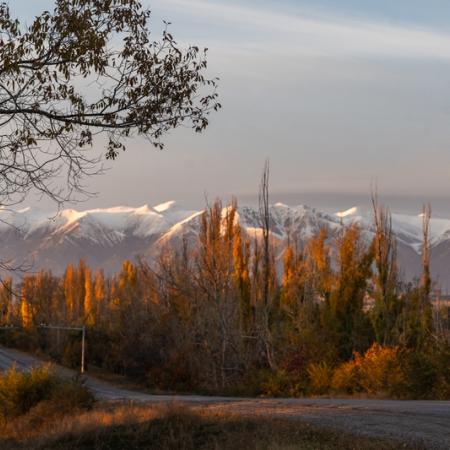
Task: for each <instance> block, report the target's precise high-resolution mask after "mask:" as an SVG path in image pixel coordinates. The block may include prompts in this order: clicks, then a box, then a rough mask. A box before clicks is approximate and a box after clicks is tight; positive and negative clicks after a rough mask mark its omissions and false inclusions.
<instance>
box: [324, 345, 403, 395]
mask: <svg viewBox="0 0 450 450" xmlns="http://www.w3.org/2000/svg"><path fill="white" fill-rule="evenodd" d="M403 383H404V373H403V371H402V366H401V362H400V351H399V349H398V348H396V347H383V346H381V345H379V344H373V345H372V347H370V348H369V350H367V351H366V353H365V354H364V355H361V354H360V353H357V352H356V353H354V355H353V359H352V360H351V361H347V362H345V363H343V364H341V365H340V366H338V367H337V368H336V370H335V371H334V374H333V378H332V383H331V385H332V388H333V390H334V391H337V392H343V393H346V394H353V393H356V392H364V393H366V394H369V395H396V393H397V392H398V390H399V387H400V386H401V385H402V384H403Z"/></svg>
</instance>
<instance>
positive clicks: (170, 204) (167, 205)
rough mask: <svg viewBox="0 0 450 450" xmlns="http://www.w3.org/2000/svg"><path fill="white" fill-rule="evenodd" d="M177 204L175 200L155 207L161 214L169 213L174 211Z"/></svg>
mask: <svg viewBox="0 0 450 450" xmlns="http://www.w3.org/2000/svg"><path fill="white" fill-rule="evenodd" d="M176 204H177V202H176V201H175V200H170V201H168V202H165V203H161V204H160V205H156V206H154V207H153V209H154V210H155V211H158V212H159V213H162V212H165V211H168V210H169V209H173V208H174V207H175V206H176Z"/></svg>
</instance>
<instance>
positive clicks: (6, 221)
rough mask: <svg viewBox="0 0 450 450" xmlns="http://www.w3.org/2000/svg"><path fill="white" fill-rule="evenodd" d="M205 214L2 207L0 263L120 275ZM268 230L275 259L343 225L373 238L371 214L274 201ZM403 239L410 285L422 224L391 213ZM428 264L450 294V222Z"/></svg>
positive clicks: (253, 229)
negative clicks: (72, 266)
mask: <svg viewBox="0 0 450 450" xmlns="http://www.w3.org/2000/svg"><path fill="white" fill-rule="evenodd" d="M201 213H202V211H193V210H187V209H184V208H182V207H180V206H178V205H177V204H176V203H175V202H167V203H164V204H161V205H157V206H154V207H150V206H148V205H144V206H142V207H140V208H131V207H125V206H120V207H115V208H107V209H92V210H86V211H76V210H74V209H66V210H63V211H61V212H59V213H58V214H51V213H46V212H43V211H39V210H37V209H33V208H26V209H21V210H16V211H13V210H7V209H0V244H1V248H2V251H1V254H0V258H1V259H2V260H3V261H8V262H9V263H10V264H11V265H19V264H22V263H26V264H27V265H30V266H31V267H32V270H38V269H42V268H46V269H51V270H52V271H54V272H55V273H61V272H62V271H64V269H65V267H66V265H67V264H68V263H70V262H71V263H77V262H78V261H79V259H80V258H84V259H85V260H86V262H87V263H88V264H89V265H90V266H92V267H93V268H96V267H102V268H103V269H104V270H105V271H107V272H109V273H111V272H114V271H117V270H118V269H119V268H120V266H121V264H122V261H123V260H124V259H131V260H133V259H137V258H138V257H142V258H147V259H150V260H151V259H152V258H155V256H156V255H157V254H158V253H159V251H160V250H161V248H163V247H164V246H166V245H172V246H177V245H179V244H180V243H181V241H182V240H183V239H185V238H187V239H188V240H194V239H195V238H196V236H197V233H198V231H199V227H200V216H201ZM270 213H271V232H272V236H273V241H274V244H275V249H276V251H277V253H278V256H281V254H282V250H283V248H284V245H285V243H286V242H287V238H288V237H289V239H291V240H303V239H306V238H308V237H310V236H311V235H313V234H314V233H316V232H317V231H318V230H319V229H321V228H326V229H328V230H329V231H330V232H331V233H335V232H337V231H339V230H340V229H341V228H342V226H343V225H344V224H346V223H349V222H352V221H356V222H358V223H359V224H360V225H361V227H362V228H363V230H364V233H365V234H366V235H367V238H368V239H370V236H371V235H372V231H371V228H372V224H371V214H370V213H365V212H363V211H360V210H358V209H357V208H355V207H354V208H350V209H348V210H346V211H342V212H337V213H336V214H327V213H325V212H323V211H319V210H317V209H314V208H310V207H308V206H295V207H291V206H287V205H284V204H281V203H277V204H275V205H273V206H271V208H270ZM238 218H239V222H240V224H241V225H242V227H243V228H244V229H245V230H246V232H247V233H249V235H252V236H253V235H255V234H256V235H258V233H260V231H261V230H260V222H259V215H258V209H257V208H254V207H249V206H242V207H239V209H238ZM392 225H393V229H394V232H395V234H396V237H397V241H398V257H399V265H400V268H401V270H402V271H403V273H404V276H405V278H406V279H412V278H413V277H415V276H419V274H420V260H421V255H420V248H421V241H422V218H421V217H420V216H419V215H417V216H408V215H401V214H393V215H392ZM430 238H431V264H432V272H433V275H434V278H435V279H436V280H437V281H438V282H439V283H440V285H441V286H442V287H443V288H444V289H447V288H450V220H448V219H439V218H434V219H432V220H431V236H430Z"/></svg>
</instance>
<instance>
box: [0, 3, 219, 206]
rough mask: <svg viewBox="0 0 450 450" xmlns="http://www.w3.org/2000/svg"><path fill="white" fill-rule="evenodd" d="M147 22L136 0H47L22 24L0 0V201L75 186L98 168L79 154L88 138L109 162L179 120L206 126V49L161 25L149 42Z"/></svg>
mask: <svg viewBox="0 0 450 450" xmlns="http://www.w3.org/2000/svg"><path fill="white" fill-rule="evenodd" d="M149 19H150V11H149V10H146V9H144V8H143V7H142V5H141V3H140V2H139V1H138V0H56V6H55V9H54V10H53V12H49V11H44V12H43V13H42V14H41V15H40V16H38V17H36V18H35V19H34V21H33V22H32V23H31V24H30V25H29V26H26V25H23V24H21V23H20V22H19V20H17V19H14V18H12V17H11V15H10V11H9V8H8V6H7V4H6V3H0V203H2V204H3V205H4V204H11V203H14V202H17V201H20V200H23V199H24V198H25V196H26V195H27V193H29V191H30V190H31V189H37V191H39V192H41V193H42V194H44V195H46V196H50V197H51V198H52V199H53V200H55V201H57V202H62V201H64V200H68V199H69V198H71V196H72V194H73V193H74V192H82V191H83V189H82V184H81V182H82V179H83V178H84V177H85V176H86V175H90V174H93V173H96V172H98V170H99V166H98V163H99V158H96V157H91V156H89V155H88V153H87V149H88V148H89V147H90V146H92V144H93V142H94V139H95V137H96V136H99V135H102V136H104V137H105V138H106V142H107V144H106V145H107V150H106V157H107V158H110V159H115V158H116V157H117V156H118V152H119V151H120V150H125V141H126V139H127V138H131V137H133V136H142V137H144V138H146V139H147V140H149V141H150V142H151V144H153V145H154V146H156V147H158V148H162V147H163V143H162V142H161V138H162V137H163V136H164V134H165V133H166V132H167V131H169V130H171V129H173V128H176V127H177V126H179V125H181V124H184V125H188V126H190V127H192V128H193V129H194V130H195V131H196V132H201V131H203V130H204V129H205V128H206V127H207V125H208V115H209V113H210V112H211V111H212V110H217V109H219V108H220V104H219V103H218V102H217V93H216V83H217V79H208V78H205V76H204V74H203V73H204V71H205V69H206V66H207V62H206V50H205V53H203V52H201V51H200V49H199V48H198V47H196V46H192V47H189V48H187V49H186V50H182V49H180V48H179V46H178V44H177V42H176V41H175V40H174V38H173V36H172V35H171V34H170V33H169V32H168V30H167V27H166V29H165V31H164V32H163V35H162V38H161V40H159V41H155V40H153V38H152V37H151V36H150V31H149ZM166 25H168V24H166ZM93 87H94V88H93ZM61 176H64V177H65V178H66V180H67V186H68V187H67V189H62V188H60V187H58V184H57V183H55V179H56V178H57V177H61Z"/></svg>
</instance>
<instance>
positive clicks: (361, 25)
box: [10, 0, 450, 216]
mask: <svg viewBox="0 0 450 450" xmlns="http://www.w3.org/2000/svg"><path fill="white" fill-rule="evenodd" d="M144 4H145V5H146V6H148V7H150V9H151V10H152V12H153V18H152V31H153V33H154V35H155V36H158V35H159V34H160V32H161V29H162V20H168V21H170V22H171V23H172V25H171V32H172V34H173V35H174V36H175V38H176V39H177V41H178V42H180V43H181V44H182V45H189V44H197V45H199V46H201V47H208V48H209V69H208V70H209V73H210V74H211V75H213V76H218V77H219V78H220V84H219V85H220V87H219V94H220V101H221V102H222V104H223V109H222V110H221V111H220V112H219V113H217V114H214V115H213V116H212V117H211V126H210V127H209V128H208V130H207V131H206V132H205V133H204V134H202V135H198V134H194V133H192V132H191V131H189V130H186V129H180V130H176V131H174V132H172V133H170V135H169V136H167V137H166V139H165V144H166V147H165V149H164V150H163V151H158V150H155V149H154V148H152V147H150V146H149V145H148V144H147V143H146V142H144V141H143V140H140V139H135V140H133V141H131V142H129V143H128V150H127V152H126V153H124V154H122V155H120V157H119V158H118V160H117V161H115V162H114V163H113V165H111V168H110V170H108V171H107V172H106V174H104V175H102V176H101V177H96V178H92V179H90V180H88V188H89V189H90V190H91V191H94V192H97V193H98V194H97V195H96V196H95V197H93V198H91V199H89V200H88V201H86V202H85V204H84V205H83V208H88V207H106V206H113V205H119V204H126V205H132V206H138V205H142V204H150V205H156V204H158V203H161V202H163V201H166V200H171V199H175V200H177V201H178V202H179V203H181V204H183V205H185V206H189V207H200V206H201V205H203V203H204V201H205V197H207V198H209V199H212V198H215V197H217V196H219V197H222V198H225V199H226V198H228V197H229V196H230V195H237V196H238V198H239V199H240V200H241V203H242V202H252V199H254V195H255V193H256V192H257V190H258V185H259V178H260V175H261V171H262V167H263V164H264V161H265V159H266V158H269V159H270V164H271V182H270V183H271V185H270V187H271V193H272V194H271V195H272V201H274V202H275V201H284V202H286V203H290V204H294V203H295V204H298V203H309V204H312V206H317V207H324V208H329V209H330V208H331V209H333V208H336V209H342V208H344V207H350V206H352V204H353V203H361V202H364V201H365V199H367V198H368V197H369V195H370V186H371V184H373V183H374V182H376V183H377V185H378V188H379V191H380V194H381V196H382V198H385V199H386V200H385V201H387V202H388V203H389V202H390V203H392V204H393V207H394V209H397V210H402V209H403V210H415V209H417V210H418V209H419V208H420V207H421V203H422V202H423V201H427V200H431V201H432V202H433V203H434V204H436V205H437V208H438V210H439V211H440V213H441V214H443V215H448V216H450V2H449V1H448V0H395V1H392V0H353V1H352V0H295V1H294V0H277V1H269V0H259V1H256V0H152V1H148V0H145V1H144ZM10 5H11V8H12V10H13V12H14V13H16V15H17V16H18V17H20V18H21V19H24V20H26V21H29V20H31V18H32V17H33V15H34V14H38V13H39V12H40V11H41V10H42V9H45V8H50V7H51V5H52V2H51V1H50V0H38V1H33V2H30V1H29V0H14V1H12V0H10ZM30 202H32V200H31V199H30ZM44 204H45V202H44Z"/></svg>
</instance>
